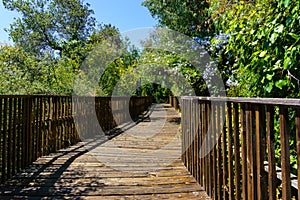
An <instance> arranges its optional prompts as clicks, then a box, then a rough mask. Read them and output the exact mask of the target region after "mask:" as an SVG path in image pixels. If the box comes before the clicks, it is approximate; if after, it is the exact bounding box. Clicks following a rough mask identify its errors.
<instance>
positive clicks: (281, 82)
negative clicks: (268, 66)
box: [275, 80, 287, 90]
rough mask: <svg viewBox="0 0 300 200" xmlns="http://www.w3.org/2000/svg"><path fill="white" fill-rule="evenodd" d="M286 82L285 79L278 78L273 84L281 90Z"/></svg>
mask: <svg viewBox="0 0 300 200" xmlns="http://www.w3.org/2000/svg"><path fill="white" fill-rule="evenodd" d="M286 84H287V81H286V80H279V81H276V83H275V86H276V87H278V88H279V89H281V90H282V87H284V86H285V85H286Z"/></svg>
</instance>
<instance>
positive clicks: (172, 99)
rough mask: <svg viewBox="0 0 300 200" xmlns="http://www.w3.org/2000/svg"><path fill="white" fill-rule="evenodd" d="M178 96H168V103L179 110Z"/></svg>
mask: <svg viewBox="0 0 300 200" xmlns="http://www.w3.org/2000/svg"><path fill="white" fill-rule="evenodd" d="M180 98H181V97H178V96H169V99H168V103H169V104H170V105H171V106H172V107H173V108H175V110H180Z"/></svg>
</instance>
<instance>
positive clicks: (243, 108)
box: [240, 104, 248, 199]
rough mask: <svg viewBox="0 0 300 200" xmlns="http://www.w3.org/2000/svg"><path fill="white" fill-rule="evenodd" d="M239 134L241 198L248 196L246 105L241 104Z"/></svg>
mask: <svg viewBox="0 0 300 200" xmlns="http://www.w3.org/2000/svg"><path fill="white" fill-rule="evenodd" d="M240 115H241V127H242V130H241V135H242V199H247V197H248V184H247V183H248V180H247V178H248V176H247V132H246V105H245V104H241V110H240Z"/></svg>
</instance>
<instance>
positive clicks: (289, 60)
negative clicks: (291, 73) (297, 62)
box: [283, 57, 292, 69]
mask: <svg viewBox="0 0 300 200" xmlns="http://www.w3.org/2000/svg"><path fill="white" fill-rule="evenodd" d="M291 63H292V59H291V58H290V57H286V58H285V59H284V64H283V69H289V66H290V65H291Z"/></svg>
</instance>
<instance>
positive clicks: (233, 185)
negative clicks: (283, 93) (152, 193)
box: [181, 97, 300, 199]
mask: <svg viewBox="0 0 300 200" xmlns="http://www.w3.org/2000/svg"><path fill="white" fill-rule="evenodd" d="M181 109H182V131H183V133H182V134H183V135H182V149H183V154H182V160H183V162H184V163H185V165H186V166H187V168H188V169H189V171H190V172H191V173H192V174H193V176H194V177H195V178H196V179H197V180H198V182H199V183H200V184H201V185H202V186H203V187H204V188H205V190H206V191H207V193H208V194H209V195H210V196H211V197H212V198H214V199H277V198H281V199H292V198H294V199H298V197H299V196H300V194H299V190H298V185H299V183H300V178H299V176H300V164H299V163H300V99H264V98H217V97H182V99H181ZM295 166H296V167H295Z"/></svg>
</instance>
